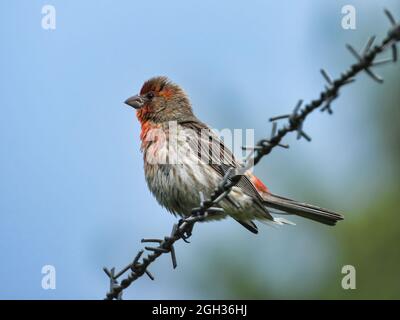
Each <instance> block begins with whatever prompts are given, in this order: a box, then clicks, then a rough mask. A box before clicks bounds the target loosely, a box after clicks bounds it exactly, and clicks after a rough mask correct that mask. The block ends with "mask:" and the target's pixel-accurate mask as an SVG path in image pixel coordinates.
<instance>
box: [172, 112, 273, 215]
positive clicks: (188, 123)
mask: <svg viewBox="0 0 400 320" xmlns="http://www.w3.org/2000/svg"><path fill="white" fill-rule="evenodd" d="M179 124H180V125H182V126H183V127H185V128H188V129H191V130H193V131H194V132H195V133H196V134H197V136H196V137H195V138H194V139H192V140H190V141H188V142H189V145H190V148H191V150H192V151H193V152H194V153H196V154H197V156H198V159H199V161H202V162H204V161H206V162H208V164H209V165H210V166H211V167H212V168H213V169H214V170H215V171H216V172H217V173H218V174H219V175H220V177H221V179H222V178H223V177H224V175H225V173H226V172H227V170H228V169H229V168H235V169H236V168H240V167H241V164H240V163H239V162H238V161H237V160H236V159H235V156H234V155H233V153H232V152H231V150H229V148H228V147H226V146H225V144H224V142H223V141H222V140H221V139H220V138H219V137H218V136H217V135H216V134H215V133H214V132H213V131H212V130H211V129H210V128H209V127H208V126H207V125H206V124H204V123H202V122H200V121H199V120H197V119H193V120H185V121H182V122H179ZM236 187H239V188H240V189H241V190H242V191H243V192H244V193H245V194H246V195H248V196H250V197H252V198H253V199H254V202H255V204H256V205H257V206H259V207H260V208H261V209H262V211H264V212H265V213H266V214H267V217H266V218H270V219H271V220H273V217H272V216H271V215H270V214H269V212H268V211H267V209H266V208H265V206H264V205H263V198H262V196H261V195H260V193H259V192H258V191H257V189H256V188H255V186H254V185H253V184H252V183H251V181H250V180H249V178H248V177H247V176H245V175H243V176H242V177H241V178H240V179H239V181H238V183H237V184H236Z"/></svg>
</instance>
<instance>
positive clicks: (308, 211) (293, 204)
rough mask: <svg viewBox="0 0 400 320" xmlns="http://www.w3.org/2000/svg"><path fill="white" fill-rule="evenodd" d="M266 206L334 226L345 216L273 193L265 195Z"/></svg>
mask: <svg viewBox="0 0 400 320" xmlns="http://www.w3.org/2000/svg"><path fill="white" fill-rule="evenodd" d="M263 198H264V204H265V206H266V207H268V208H273V209H277V210H279V211H281V212H283V213H287V214H295V215H298V216H300V217H303V218H306V219H311V220H314V221H317V222H320V223H323V224H327V225H330V226H334V225H335V224H336V222H337V221H339V220H343V218H344V217H343V215H341V214H340V213H336V212H333V211H330V210H327V209H324V208H320V207H317V206H313V205H310V204H307V203H301V202H298V201H295V200H291V199H288V198H284V197H281V196H277V195H274V194H271V193H268V194H264V195H263Z"/></svg>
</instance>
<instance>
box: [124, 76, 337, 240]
mask: <svg viewBox="0 0 400 320" xmlns="http://www.w3.org/2000/svg"><path fill="white" fill-rule="evenodd" d="M125 103H126V104H128V105H129V106H132V107H133V108H135V109H136V110H137V111H136V114H137V118H138V119H139V122H140V124H141V134H140V139H141V150H142V152H143V157H144V171H145V177H146V182H147V185H148V187H149V189H150V191H151V192H152V193H153V195H154V196H155V198H156V199H157V201H158V202H159V203H160V204H161V205H162V206H164V207H165V208H167V210H168V211H170V212H171V213H173V214H174V215H176V214H178V215H179V216H181V217H188V216H189V215H191V211H192V209H193V208H195V207H198V205H199V203H200V195H199V192H202V193H203V194H204V196H205V197H208V196H209V195H210V194H211V193H212V192H213V190H214V189H215V187H216V186H217V185H218V184H219V183H220V182H221V180H222V178H223V176H224V174H225V172H226V169H228V168H231V167H233V168H236V169H239V168H240V167H241V163H240V162H239V161H237V160H236V159H235V157H234V156H233V154H232V152H231V151H230V150H229V149H228V148H227V147H226V146H225V145H224V143H223V141H222V140H221V139H219V137H218V136H217V135H216V134H215V133H214V132H213V131H212V130H211V129H210V128H209V127H208V126H207V125H206V124H204V123H202V122H201V121H200V120H199V119H197V118H196V116H195V115H194V114H193V111H192V107H191V104H190V101H189V99H188V97H187V95H186V94H185V92H184V91H183V90H182V89H181V88H180V87H179V86H178V85H176V84H174V83H172V82H171V81H169V80H168V79H167V78H166V77H155V78H152V79H150V80H148V81H146V82H145V83H144V85H143V87H142V89H141V90H140V94H139V95H135V96H133V97H131V98H129V99H127V100H126V101H125ZM218 206H219V207H221V208H222V209H223V212H222V213H218V214H213V215H210V216H208V218H207V219H222V218H225V217H227V216H230V217H232V218H234V219H235V220H236V221H238V222H239V223H240V224H242V225H243V226H244V227H246V228H247V229H248V230H250V231H251V232H253V233H257V232H258V230H257V226H256V225H255V224H254V222H253V220H258V221H262V222H267V223H272V224H292V223H291V222H290V221H288V220H286V219H283V218H277V217H273V216H272V215H271V212H272V211H273V212H274V213H276V212H275V210H277V211H278V212H279V213H280V214H295V215H298V216H301V217H304V218H307V219H311V220H314V221H318V222H321V223H323V224H327V225H335V224H336V222H337V221H338V220H342V219H343V216H342V215H341V214H338V213H336V212H333V211H330V210H327V209H323V208H320V207H317V206H313V205H309V204H306V203H301V202H297V201H294V200H291V199H288V198H284V197H281V196H277V195H274V194H272V193H271V192H270V191H269V189H268V188H267V187H266V186H265V185H264V184H263V183H262V182H261V180H260V179H258V178H257V177H256V176H255V175H253V174H252V173H251V172H250V171H246V172H245V174H243V175H242V176H241V178H240V180H239V181H238V182H237V183H236V185H235V186H234V187H233V188H232V189H231V191H230V193H229V194H228V196H227V197H225V198H224V199H223V200H221V201H220V202H219V203H218Z"/></svg>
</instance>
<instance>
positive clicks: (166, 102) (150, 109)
mask: <svg viewBox="0 0 400 320" xmlns="http://www.w3.org/2000/svg"><path fill="white" fill-rule="evenodd" d="M125 103H126V104H127V105H129V106H131V107H133V108H135V109H136V114H137V117H138V119H139V121H140V122H141V123H144V122H147V121H152V122H154V123H162V122H166V121H182V120H185V119H189V118H191V117H193V112H192V107H191V105H190V101H189V99H188V97H187V96H186V94H185V92H184V91H183V90H182V89H181V88H180V87H179V86H178V85H176V84H174V83H172V82H171V81H170V80H168V78H166V77H155V78H151V79H150V80H147V81H146V82H145V83H144V84H143V86H142V89H141V90H140V94H138V95H135V96H133V97H130V98H128V99H127V100H126V101H125Z"/></svg>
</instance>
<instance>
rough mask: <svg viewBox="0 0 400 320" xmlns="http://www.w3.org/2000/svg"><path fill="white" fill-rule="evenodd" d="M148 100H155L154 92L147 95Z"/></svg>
mask: <svg viewBox="0 0 400 320" xmlns="http://www.w3.org/2000/svg"><path fill="white" fill-rule="evenodd" d="M146 98H147V99H153V98H154V92H149V93H148V94H146Z"/></svg>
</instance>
